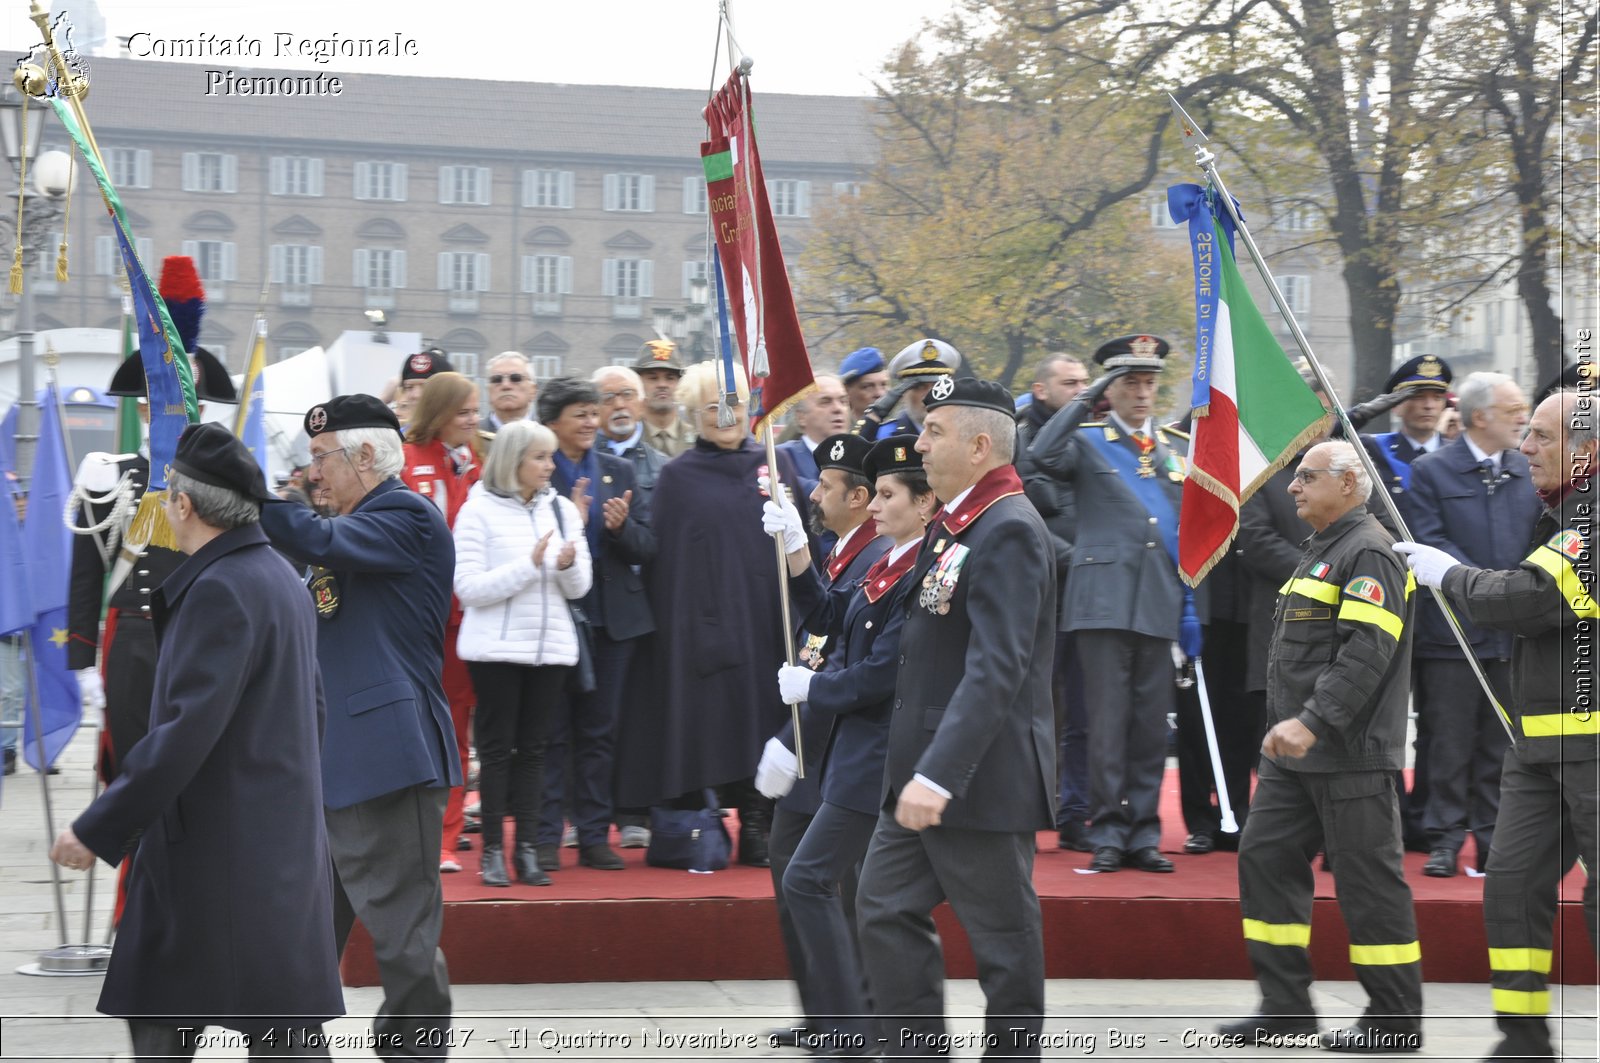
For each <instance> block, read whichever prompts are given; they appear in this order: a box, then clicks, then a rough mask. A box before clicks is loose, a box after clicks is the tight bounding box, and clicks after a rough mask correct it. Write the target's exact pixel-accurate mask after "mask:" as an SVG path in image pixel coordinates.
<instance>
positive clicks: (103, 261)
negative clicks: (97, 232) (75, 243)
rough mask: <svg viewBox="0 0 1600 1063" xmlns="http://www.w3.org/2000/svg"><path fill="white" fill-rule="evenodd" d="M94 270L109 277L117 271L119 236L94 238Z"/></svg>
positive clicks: (97, 273)
mask: <svg viewBox="0 0 1600 1063" xmlns="http://www.w3.org/2000/svg"><path fill="white" fill-rule="evenodd" d="M94 271H95V274H96V275H98V276H102V277H109V276H111V275H112V274H114V273H116V272H117V238H116V237H115V236H96V237H95V238H94Z"/></svg>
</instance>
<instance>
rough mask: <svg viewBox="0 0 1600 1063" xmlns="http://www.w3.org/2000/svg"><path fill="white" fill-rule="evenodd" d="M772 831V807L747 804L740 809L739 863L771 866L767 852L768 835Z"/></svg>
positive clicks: (753, 865) (752, 865) (770, 859)
mask: <svg viewBox="0 0 1600 1063" xmlns="http://www.w3.org/2000/svg"><path fill="white" fill-rule="evenodd" d="M771 832H772V810H771V809H770V808H761V807H750V806H746V807H744V808H741V809H740V810H739V863H741V864H748V865H750V866H751V867H771V866H772V858H771V857H770V856H769V855H768V854H767V835H768V834H770V833H771Z"/></svg>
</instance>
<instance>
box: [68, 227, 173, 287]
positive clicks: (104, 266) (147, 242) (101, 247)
mask: <svg viewBox="0 0 1600 1063" xmlns="http://www.w3.org/2000/svg"><path fill="white" fill-rule="evenodd" d="M133 249H134V250H135V251H136V252H138V254H139V261H141V262H143V263H145V265H146V267H148V266H149V264H150V263H151V262H152V261H153V260H152V259H151V257H150V256H152V255H154V254H155V242H154V241H153V240H151V239H150V237H148V236H136V237H134V239H133ZM50 269H51V273H50V275H51V276H52V277H54V276H55V257H54V256H51V259H50ZM94 272H95V275H96V276H98V277H105V278H106V294H107V295H110V296H114V297H116V298H118V299H120V298H122V292H123V285H124V283H126V278H127V271H126V270H125V269H124V267H123V265H122V252H121V250H120V249H119V248H118V247H117V238H116V237H115V236H96V237H95V238H94Z"/></svg>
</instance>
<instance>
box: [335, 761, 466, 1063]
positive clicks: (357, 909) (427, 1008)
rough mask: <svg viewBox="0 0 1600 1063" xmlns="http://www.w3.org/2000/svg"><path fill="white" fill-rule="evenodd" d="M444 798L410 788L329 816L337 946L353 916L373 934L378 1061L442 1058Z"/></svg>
mask: <svg viewBox="0 0 1600 1063" xmlns="http://www.w3.org/2000/svg"><path fill="white" fill-rule="evenodd" d="M449 794H450V791H449V790H448V789H446V788H444V787H423V786H409V787H407V788H405V789H404V790H396V791H394V792H393V793H387V794H384V795H382V796H381V797H374V798H373V799H371V800H370V801H362V802H361V803H359V804H355V805H351V806H350V807H349V808H339V809H332V808H330V809H326V810H325V812H326V819H327V824H328V850H329V852H331V853H332V854H333V872H334V875H333V932H334V941H335V943H336V944H337V945H338V948H339V954H340V955H341V956H342V955H343V954H344V945H345V941H346V940H347V939H348V938H349V936H350V927H351V925H352V924H353V923H354V922H355V921H356V920H357V919H360V920H361V925H363V926H365V927H366V928H367V932H368V933H369V934H371V935H372V948H373V952H374V953H375V954H376V957H377V961H378V978H379V980H380V981H381V982H382V983H383V1005H382V1006H381V1007H380V1008H379V1009H378V1014H377V1016H376V1017H375V1018H374V1019H373V1021H372V1029H373V1032H374V1033H377V1034H379V1035H380V1036H381V1037H382V1038H383V1044H384V1045H385V1048H384V1050H383V1051H381V1052H379V1058H381V1059H390V1060H394V1059H443V1058H445V1054H446V1049H445V1045H446V1043H447V1042H446V1038H445V1034H446V1033H447V1031H448V1027H449V1025H450V975H449V972H448V971H447V970H446V969H445V962H444V953H443V952H441V951H440V950H439V932H440V930H441V929H442V928H443V925H444V891H443V889H442V888H441V886H440V884H439V843H440V838H441V837H442V835H443V833H444V805H445V800H446V798H447V797H448V796H449ZM395 1039H398V1040H399V1042H400V1044H399V1046H398V1047H394V1046H393V1044H392V1042H393V1041H394V1040H395Z"/></svg>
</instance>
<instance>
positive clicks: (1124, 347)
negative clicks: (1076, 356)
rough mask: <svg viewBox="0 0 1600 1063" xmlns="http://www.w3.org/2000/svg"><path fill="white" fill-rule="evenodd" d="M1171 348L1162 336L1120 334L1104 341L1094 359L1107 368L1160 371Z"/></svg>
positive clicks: (1149, 371)
mask: <svg viewBox="0 0 1600 1063" xmlns="http://www.w3.org/2000/svg"><path fill="white" fill-rule="evenodd" d="M1171 349H1172V347H1171V345H1169V344H1168V343H1167V341H1166V340H1164V339H1162V338H1161V337H1160V336H1118V337H1117V338H1116V339H1114V340H1108V341H1107V342H1105V343H1102V344H1101V345H1100V346H1099V348H1098V349H1097V350H1096V351H1095V352H1094V360H1095V361H1096V362H1097V363H1099V364H1100V365H1101V366H1104V367H1105V368H1106V369H1127V370H1129V371H1130V372H1134V373H1159V372H1161V369H1162V367H1163V366H1164V365H1165V364H1166V363H1165V362H1164V361H1163V359H1165V358H1166V357H1167V352H1168V351H1170V350H1171Z"/></svg>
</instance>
